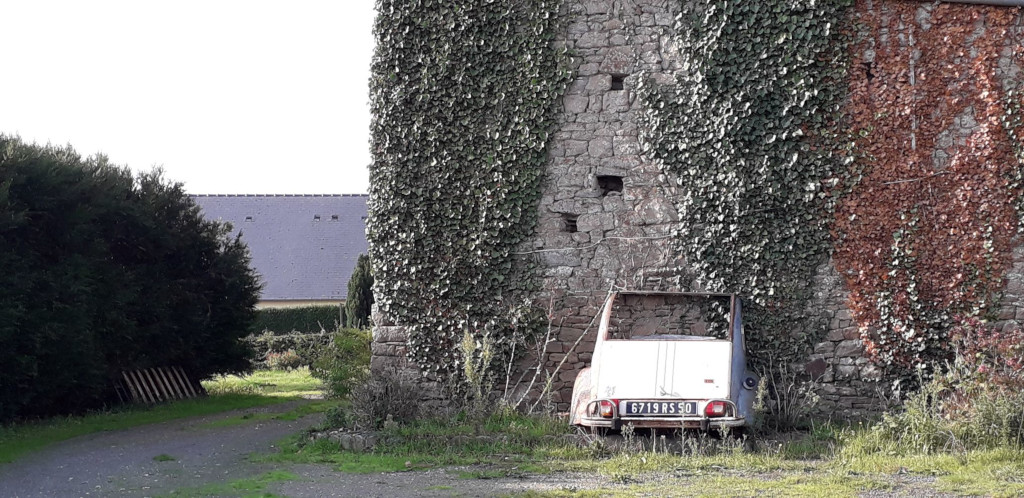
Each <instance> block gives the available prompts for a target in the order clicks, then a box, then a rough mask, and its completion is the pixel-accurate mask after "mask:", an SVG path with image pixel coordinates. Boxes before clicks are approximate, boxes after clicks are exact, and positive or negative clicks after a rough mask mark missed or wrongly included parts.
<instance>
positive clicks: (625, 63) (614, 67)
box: [601, 42, 636, 75]
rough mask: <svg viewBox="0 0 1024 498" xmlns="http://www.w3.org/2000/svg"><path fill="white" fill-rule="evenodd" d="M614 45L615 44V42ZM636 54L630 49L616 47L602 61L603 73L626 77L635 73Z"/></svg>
mask: <svg viewBox="0 0 1024 498" xmlns="http://www.w3.org/2000/svg"><path fill="white" fill-rule="evenodd" d="M613 44H614V42H613ZM635 60H636V53H635V52H634V51H633V49H632V48H629V47H615V48H613V49H611V50H609V51H608V53H607V54H605V56H604V60H603V61H601V72H604V73H609V74H621V75H626V74H630V73H632V72H633V71H634V66H635V63H634V61H635Z"/></svg>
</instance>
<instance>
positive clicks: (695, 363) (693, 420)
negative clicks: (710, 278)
mask: <svg viewBox="0 0 1024 498" xmlns="http://www.w3.org/2000/svg"><path fill="white" fill-rule="evenodd" d="M741 317H742V311H741V305H740V299H739V298H738V297H736V296H735V295H733V294H697V293H680V292H643V291H639V292H617V293H613V294H611V295H610V296H609V297H608V300H607V301H606V302H605V305H604V308H603V310H602V315H601V322H600V328H599V329H598V336H597V342H596V344H595V345H594V354H593V360H592V361H591V364H590V367H588V368H584V369H583V370H582V371H580V373H579V374H578V375H577V377H576V383H575V385H574V386H573V395H572V412H571V423H572V424H573V425H577V426H581V427H584V428H590V429H599V428H606V429H619V428H621V427H622V426H623V425H625V424H627V423H628V424H632V425H633V427H635V428H676V429H679V428H688V429H701V430H705V431H706V430H708V429H723V428H732V429H736V430H737V431H742V429H743V428H744V427H746V426H747V425H749V424H750V422H751V420H752V416H753V402H754V397H755V395H756V389H757V383H758V379H757V377H756V375H754V374H753V372H751V371H750V370H749V369H748V368H747V362H746V351H745V347H744V341H743V322H742V319H741Z"/></svg>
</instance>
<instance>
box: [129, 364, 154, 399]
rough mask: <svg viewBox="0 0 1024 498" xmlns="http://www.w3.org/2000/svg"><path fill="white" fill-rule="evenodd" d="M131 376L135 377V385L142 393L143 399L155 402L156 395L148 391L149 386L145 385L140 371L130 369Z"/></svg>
mask: <svg viewBox="0 0 1024 498" xmlns="http://www.w3.org/2000/svg"><path fill="white" fill-rule="evenodd" d="M131 375H132V377H133V378H134V379H135V385H136V386H138V388H139V391H140V392H142V394H143V396H142V397H143V401H145V402H146V403H155V402H156V397H154V396H153V393H151V392H150V391H149V386H147V385H146V379H145V377H143V376H142V373H141V372H139V371H138V370H132V372H131Z"/></svg>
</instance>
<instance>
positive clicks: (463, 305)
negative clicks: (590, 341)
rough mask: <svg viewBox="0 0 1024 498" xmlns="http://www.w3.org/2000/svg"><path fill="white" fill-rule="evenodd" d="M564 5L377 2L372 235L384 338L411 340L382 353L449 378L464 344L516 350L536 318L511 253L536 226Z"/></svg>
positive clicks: (557, 88)
mask: <svg viewBox="0 0 1024 498" xmlns="http://www.w3.org/2000/svg"><path fill="white" fill-rule="evenodd" d="M558 5H559V2H557V1H543V0H537V1H528V2H516V3H514V4H510V3H509V2H494V1H493V0H461V1H458V2H454V1H443V0H414V1H405V0H402V1H397V0H381V1H379V2H377V9H378V15H377V19H376V24H375V26H374V33H375V35H376V39H377V46H376V50H375V52H374V57H373V62H372V78H371V82H370V88H371V92H370V103H371V109H372V113H373V120H372V124H371V148H372V154H373V164H372V166H371V168H370V203H369V211H370V213H369V219H368V223H367V227H368V238H369V241H370V258H371V260H372V264H373V267H374V273H375V279H376V280H375V282H374V295H375V298H376V304H377V308H378V316H377V320H376V323H377V325H378V326H380V327H379V328H378V336H379V337H387V336H388V334H390V333H392V332H394V333H399V334H402V336H403V337H404V339H403V340H402V341H401V342H403V343H404V345H403V346H400V347H397V346H396V347H394V348H392V347H385V346H380V345H378V346H375V347H376V348H377V349H378V353H387V352H390V353H396V352H400V353H401V354H407V355H408V356H409V358H410V359H412V360H413V361H414V362H415V363H416V364H417V365H419V366H421V367H423V368H424V369H425V370H426V371H428V372H430V373H435V374H440V375H441V376H443V375H444V374H446V373H449V372H452V371H457V370H458V365H459V363H460V362H461V360H462V358H461V356H460V355H459V353H458V351H457V348H456V345H457V344H458V343H459V342H460V341H461V339H462V337H463V334H464V333H466V332H469V333H471V334H473V335H475V336H477V337H482V336H484V335H488V336H490V337H491V338H492V339H494V340H495V341H496V342H503V341H505V342H507V339H508V337H509V336H510V335H511V334H514V333H515V330H514V328H515V326H514V325H511V322H512V321H515V320H517V319H519V318H521V317H522V318H524V319H525V316H526V315H528V314H529V312H530V310H529V307H524V306H521V305H520V303H522V302H523V299H524V296H525V295H526V293H527V292H528V291H530V290H531V288H532V285H534V281H533V279H532V278H531V274H530V273H529V272H528V271H526V272H524V271H523V270H524V269H525V268H526V266H525V265H523V264H520V263H522V262H521V261H517V260H516V258H515V255H514V254H513V253H514V251H515V250H516V248H517V247H518V246H519V244H520V243H521V242H522V241H524V240H526V239H527V237H529V236H530V234H531V233H533V230H534V227H535V225H536V222H535V220H536V212H537V201H538V199H539V185H540V182H541V177H542V175H543V171H544V165H545V163H546V155H545V150H546V146H547V143H548V139H549V137H550V134H551V132H552V131H553V125H554V120H555V116H556V114H557V111H558V107H557V106H558V103H559V102H560V97H561V95H562V92H563V90H564V88H565V85H566V83H567V81H568V77H569V72H568V70H567V68H565V67H564V66H565V61H566V57H567V55H566V54H565V52H564V50H559V49H558V47H557V46H556V45H555V44H554V41H555V37H556V34H557V33H556V30H557V27H558V19H559V16H557V12H558ZM388 325H393V326H394V325H397V326H404V327H406V328H404V329H402V330H399V331H394V330H391V331H388V330H387V329H384V328H381V327H386V326H388ZM378 342H381V341H378ZM392 342H395V341H392Z"/></svg>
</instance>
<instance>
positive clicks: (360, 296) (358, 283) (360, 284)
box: [345, 254, 373, 329]
mask: <svg viewBox="0 0 1024 498" xmlns="http://www.w3.org/2000/svg"><path fill="white" fill-rule="evenodd" d="M372 306H373V273H372V270H371V269H370V258H369V257H368V256H367V255H365V254H360V255H359V259H357V260H356V268H355V271H353V272H352V277H351V278H349V280H348V297H347V298H346V299H345V319H346V325H347V326H348V327H350V328H360V329H361V328H365V327H369V326H370V310H371V308H372Z"/></svg>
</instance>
